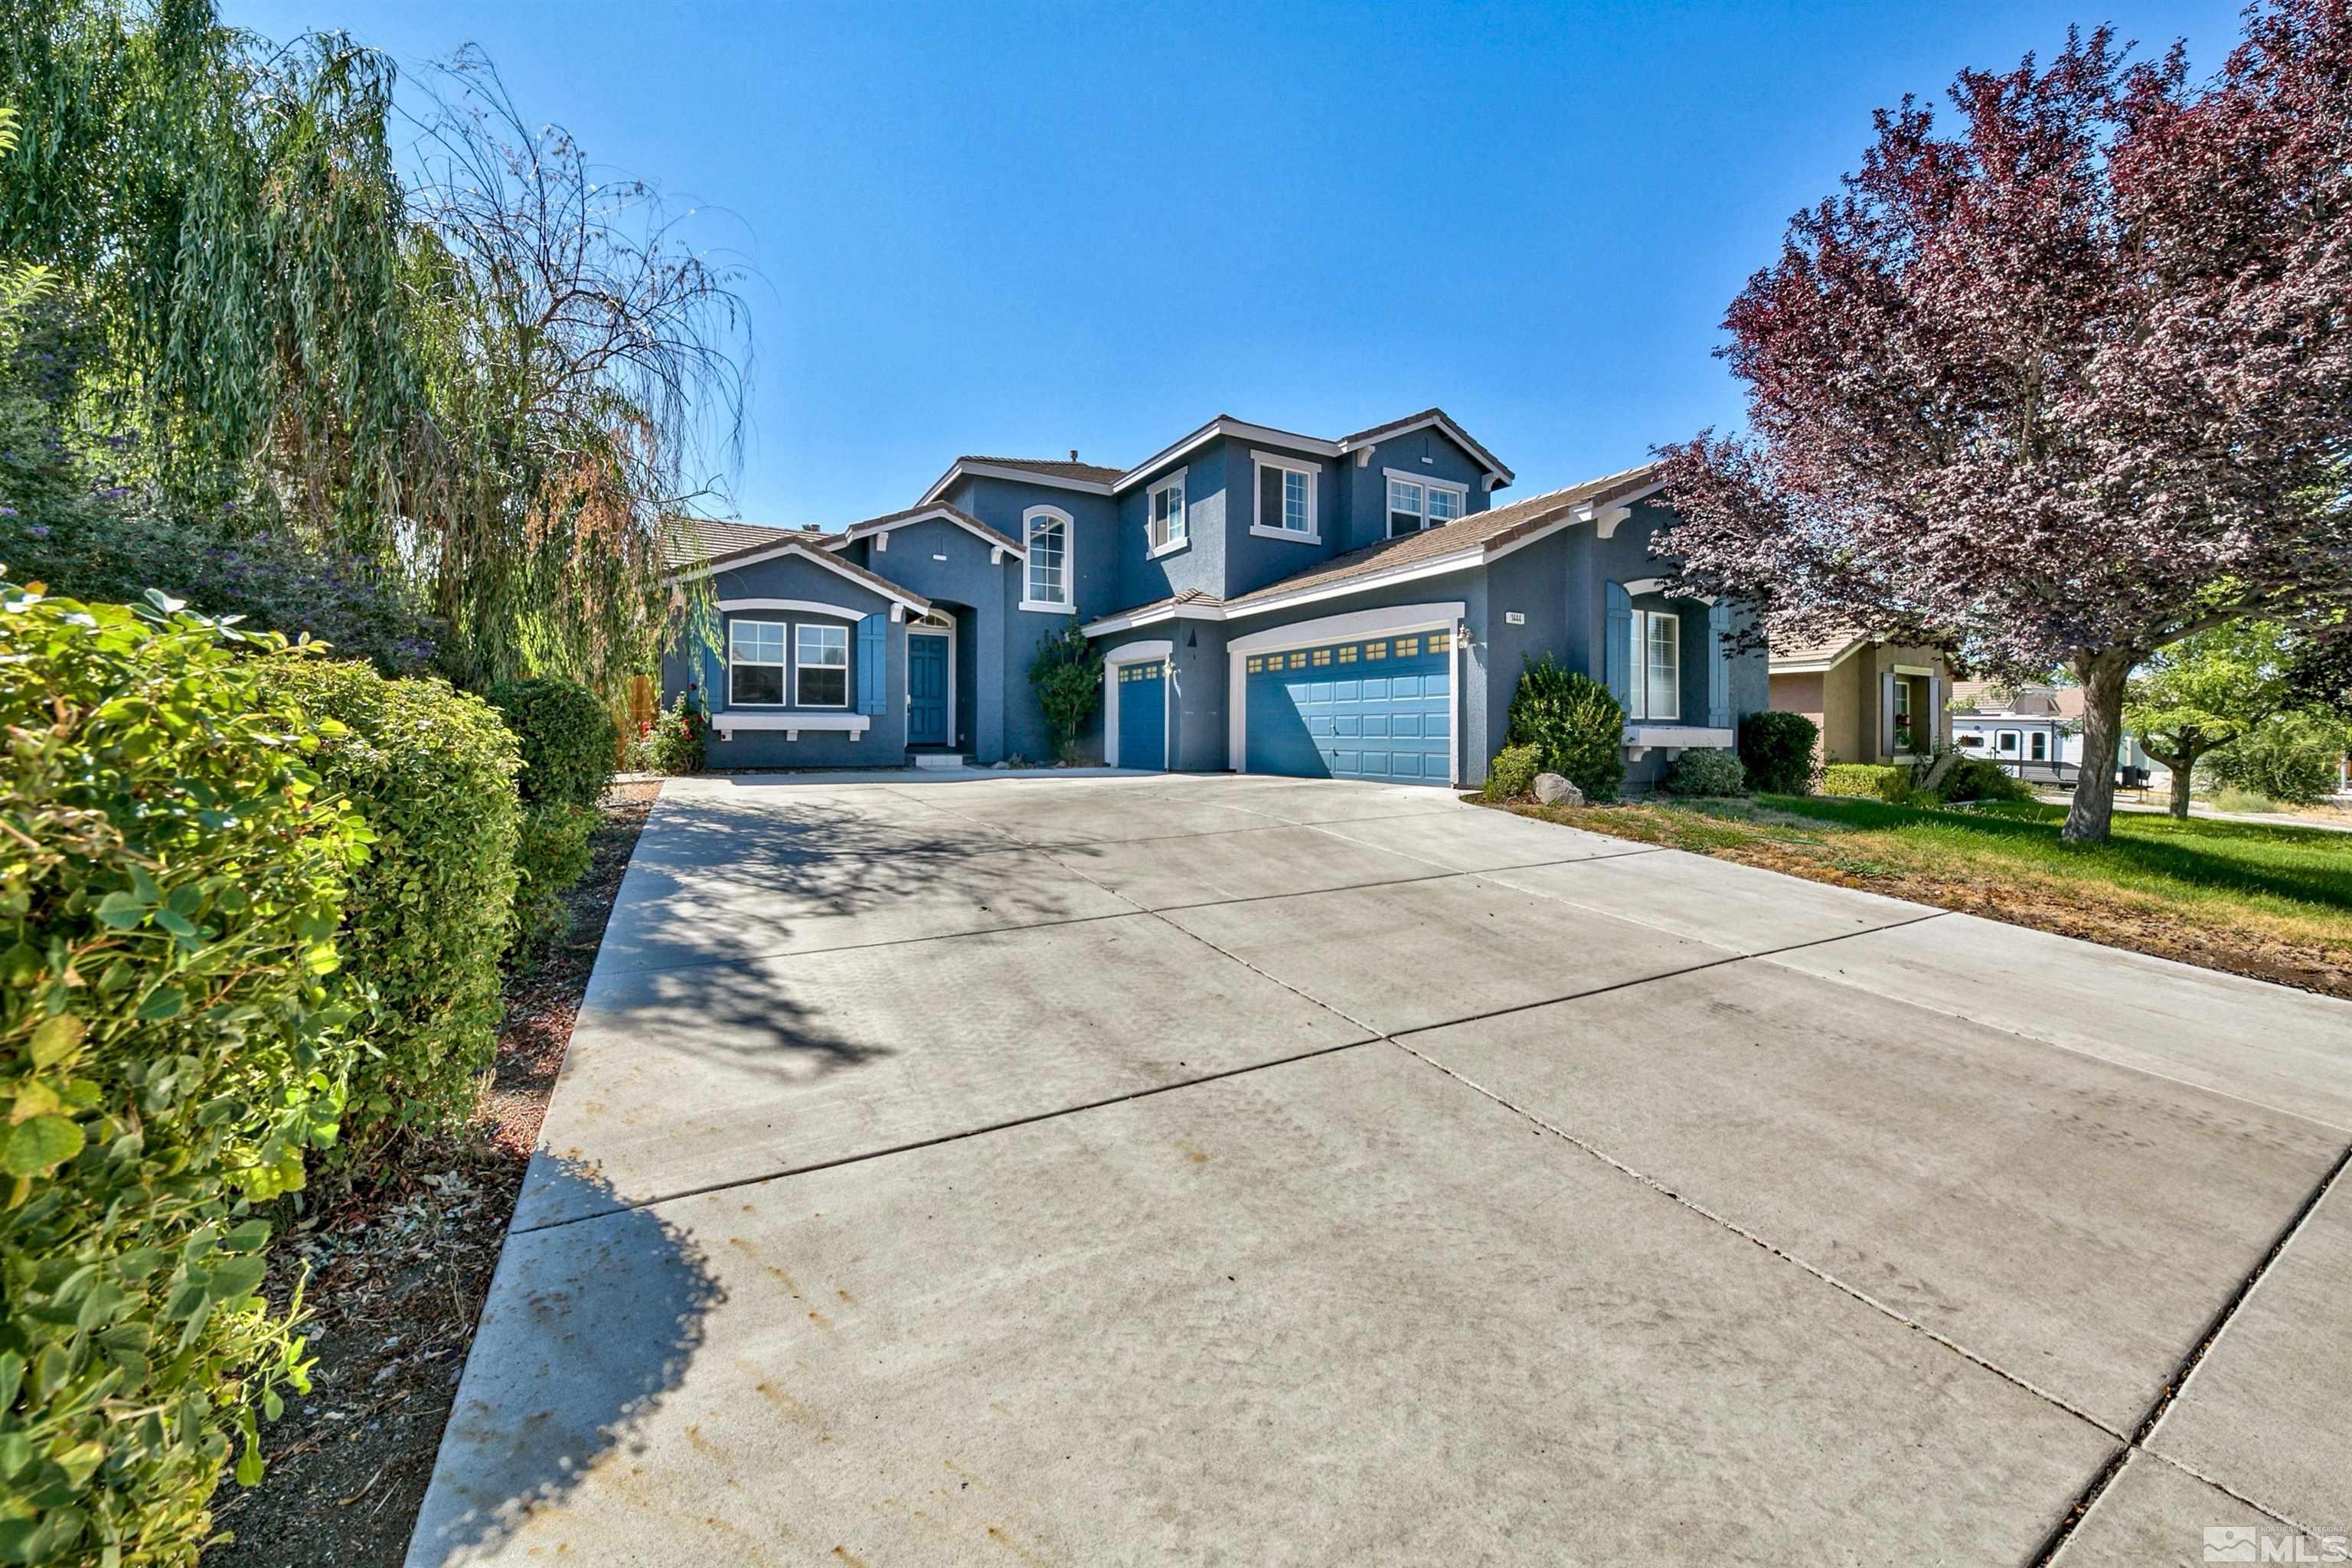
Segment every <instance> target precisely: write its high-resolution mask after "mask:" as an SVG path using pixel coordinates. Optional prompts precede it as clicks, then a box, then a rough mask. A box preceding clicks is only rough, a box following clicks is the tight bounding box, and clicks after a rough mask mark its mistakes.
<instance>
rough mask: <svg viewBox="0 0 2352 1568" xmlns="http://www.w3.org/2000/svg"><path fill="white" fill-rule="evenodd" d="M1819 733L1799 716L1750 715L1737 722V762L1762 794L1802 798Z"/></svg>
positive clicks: (1819, 738)
mask: <svg viewBox="0 0 2352 1568" xmlns="http://www.w3.org/2000/svg"><path fill="white" fill-rule="evenodd" d="M1821 737H1822V731H1821V729H1820V727H1819V726H1817V725H1816V724H1815V723H1814V722H1813V721H1811V719H1808V718H1806V717H1805V716H1804V715H1803V714H1802V713H1774V712H1769V711H1768V712H1762V713H1750V714H1748V715H1747V716H1746V717H1745V718H1743V719H1741V720H1740V721H1739V760H1740V762H1741V763H1744V764H1746V766H1747V769H1748V783H1749V784H1752V785H1753V786H1755V788H1757V789H1758V790H1759V791H1761V792H1762V793H1763V794H1766V795H1803V794H1804V793H1805V792H1806V791H1807V790H1808V789H1810V788H1811V786H1812V782H1813V747H1814V746H1815V745H1816V744H1817V743H1818V742H1820V740H1821Z"/></svg>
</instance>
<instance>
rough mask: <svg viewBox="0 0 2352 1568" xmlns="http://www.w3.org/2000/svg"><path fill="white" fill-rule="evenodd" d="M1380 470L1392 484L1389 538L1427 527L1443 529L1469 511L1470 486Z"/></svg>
mask: <svg viewBox="0 0 2352 1568" xmlns="http://www.w3.org/2000/svg"><path fill="white" fill-rule="evenodd" d="M1381 471H1382V472H1383V473H1385V474H1386V475H1387V476H1388V481H1389V537H1390V538H1391V539H1393V538H1395V537H1396V536H1397V535H1398V534H1400V533H1419V532H1420V531H1422V530H1423V529H1424V528H1443V527H1444V526H1445V525H1446V524H1447V523H1449V522H1452V521H1454V519H1456V518H1458V517H1460V516H1461V515H1462V514H1463V512H1465V510H1468V509H1469V503H1470V489H1469V487H1468V486H1467V485H1456V484H1448V483H1447V482H1446V481H1444V479H1423V477H1422V476H1420V475H1419V474H1404V473H1399V472H1398V471H1397V470H1396V469H1394V468H1386V469H1383V470H1381Z"/></svg>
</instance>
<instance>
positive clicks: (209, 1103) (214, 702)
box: [0, 588, 373, 1568]
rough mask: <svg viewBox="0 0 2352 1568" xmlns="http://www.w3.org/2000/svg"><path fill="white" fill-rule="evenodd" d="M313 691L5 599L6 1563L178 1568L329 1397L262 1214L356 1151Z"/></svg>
mask: <svg viewBox="0 0 2352 1568" xmlns="http://www.w3.org/2000/svg"><path fill="white" fill-rule="evenodd" d="M239 646H241V647H243V648H244V649H245V650H246V651H245V652H243V653H236V652H233V651H232V648H233V647H239ZM297 662H298V656H296V655H292V654H289V653H287V652H285V651H284V650H283V646H282V643H280V642H279V641H278V639H275V638H256V639H245V638H240V637H237V635H236V634H235V633H234V632H225V631H223V630H221V629H219V628H216V627H215V626H211V625H209V624H207V623H205V622H203V621H200V620H198V619H196V618H195V617H194V616H186V615H172V614H166V613H163V606H160V605H159V606H156V607H155V609H154V611H153V613H134V612H133V611H132V610H131V609H130V608H126V607H124V606H121V605H87V606H85V605H79V604H75V603H72V602H70V601H65V600H44V599H40V598H38V597H37V596H34V595H27V594H25V593H23V592H22V591H20V590H17V589H15V588H0V712H5V714H6V715H7V717H8V719H9V721H10V723H11V725H12V726H13V727H12V728H11V729H10V730H9V731H8V732H7V742H6V744H7V753H6V763H5V773H0V823H5V826H6V829H7V831H6V832H5V834H0V910H5V917H6V920H7V922H8V925H9V926H10V928H12V929H11V933H10V935H9V936H7V937H5V938H0V942H6V943H7V944H8V945H7V946H6V947H5V951H4V952H0V978H5V984H0V1057H5V1067H0V1098H5V1100H7V1102H8V1112H7V1117H6V1120H5V1124H4V1125H0V1181H5V1188H0V1191H5V1199H0V1279H5V1282H6V1289H5V1310H4V1312H5V1315H0V1562H9V1563H60V1562H64V1563H121V1564H165V1565H169V1568H188V1565H190V1564H193V1563H194V1562H195V1560H196V1556H197V1552H198V1550H199V1548H200V1546H201V1545H202V1543H203V1542H205V1539H206V1537H207V1536H209V1535H210V1534H211V1532H212V1518H211V1512H210V1500H211V1498H212V1495H213V1491H214V1489H215V1486H216V1485H217V1483H218V1480H219V1478H220V1474H221V1471H222V1468H223V1467H224V1465H225V1464H226V1463H227V1462H228V1461H229V1459H230V1458H232V1456H233V1455H234V1456H235V1457H236V1470H237V1475H238V1479H240V1480H243V1481H245V1482H247V1484H251V1483H252V1482H254V1481H257V1480H258V1479H260V1473H261V1459H260V1455H259V1452H258V1450H257V1447H256V1441H257V1416H258V1415H276V1414H277V1413H278V1408H279V1404H280V1398H281V1396H280V1394H279V1393H278V1390H279V1388H280V1387H281V1386H287V1385H290V1386H292V1387H294V1388H295V1389H297V1390H301V1389H305V1388H307V1386H308V1384H307V1382H306V1381H305V1379H304V1376H303V1372H302V1367H303V1364H304V1363H302V1362H301V1361H300V1359H299V1342H297V1341H294V1340H293V1339H292V1338H291V1337H290V1336H289V1318H288V1317H286V1316H284V1315H273V1314H272V1313H271V1312H270V1311H269V1310H268V1307H267V1305H266V1304H265V1303H264V1301H263V1300H262V1299H261V1297H260V1296H259V1294H258V1293H257V1292H258V1289H259V1287H260V1285H261V1282H262V1275H263V1268H264V1263H265V1258H264V1249H265V1247H266V1246H267V1244H268V1237H269V1229H270V1227H269V1226H268V1223H267V1222H265V1221H263V1220H261V1219H259V1218H257V1217H256V1215H255V1214H254V1212H253V1205H257V1204H260V1203H263V1202H265V1201H266V1200H268V1199H270V1198H272V1197H275V1196H277V1195H278V1194H281V1193H283V1192H286V1191H288V1190H289V1189H291V1188H295V1187H299V1186H300V1185H301V1184H303V1179H304V1167H305V1163H306V1156H308V1155H309V1154H310V1153H311V1152H313V1151H314V1150H316V1149H317V1148H318V1147H320V1145H321V1144H323V1143H324V1142H326V1141H327V1140H329V1139H330V1138H331V1137H332V1136H333V1134H334V1131H335V1125H336V1121H337V1115H338V1110H339V1104H338V1091H339V1086H340V1084H341V1080H342V1078H343V1075H344V1071H345V1068H346V1066H347V1064H348V1062H349V1059H350V1055H351V1046H350V1043H349V1039H348V1037H347V1035H345V1034H344V1033H343V1032H342V1030H341V1028H340V1026H341V1023H342V1021H343V1019H342V1014H341V1009H340V1008H338V1007H337V1006H335V1005H332V1004H331V1002H330V1001H329V999H328V997H327V994H326V992H325V990H324V989H323V988H322V984H321V981H322V978H323V977H325V976H327V975H328V973H329V972H330V971H331V970H332V969H333V968H334V966H335V963H336V954H335V949H334V946H333V937H334V932H335V931H336V927H337V922H338V920H339V918H340V916H341V911H342V907H343V899H344V896H345V891H346V888H347V885H348V881H349V879H350V878H351V876H352V873H353V871H354V870H355V869H356V868H357V866H358V864H359V862H360V860H361V859H362V858H363V856H364V853H365V847H364V843H363V840H364V837H365V831H366V830H365V828H364V827H363V826H362V824H361V823H360V821H359V819H358V817H357V816H356V815H355V814H353V813H352V812H351V811H350V810H349V809H348V808H346V807H345V806H343V805H341V804H339V803H338V802H337V801H336V800H335V799H334V797H333V796H332V795H331V792H328V791H324V790H321V789H320V788H319V787H318V777H317V774H316V773H314V772H313V771H312V769H311V767H310V763H309V757H308V754H309V752H310V750H311V748H312V747H313V746H314V744H316V742H315V741H314V739H313V736H314V733H315V727H314V726H313V725H311V724H310V722H309V721H307V720H305V718H304V717H303V716H302V715H301V714H299V712H298V711H297V710H294V709H293V707H292V706H291V705H290V703H289V702H287V701H286V700H284V698H283V696H282V691H280V690H279V689H278V688H279V684H280V683H279V682H278V681H276V680H274V679H265V672H267V673H268V674H276V673H278V672H279V671H280V670H282V669H283V668H285V667H288V666H291V665H294V664H296V663H297ZM370 679H373V677H370Z"/></svg>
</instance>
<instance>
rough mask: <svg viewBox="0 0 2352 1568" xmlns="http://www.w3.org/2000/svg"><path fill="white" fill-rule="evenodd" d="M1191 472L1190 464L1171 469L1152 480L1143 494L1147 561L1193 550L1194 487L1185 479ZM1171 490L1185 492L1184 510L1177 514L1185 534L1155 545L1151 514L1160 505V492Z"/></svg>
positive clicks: (1144, 540)
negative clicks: (1152, 539) (1179, 537)
mask: <svg viewBox="0 0 2352 1568" xmlns="http://www.w3.org/2000/svg"><path fill="white" fill-rule="evenodd" d="M1191 472H1192V465H1190V464H1189V463H1188V464H1186V465H1185V466H1184V467H1183V468H1171V469H1170V470H1169V471H1168V472H1166V473H1164V474H1162V475H1160V477H1159V478H1158V479H1154V480H1152V481H1151V484H1150V488H1149V489H1146V490H1145V491H1144V492H1143V547H1144V558H1145V559H1146V560H1149V561H1156V560H1158V559H1159V558H1160V556H1162V555H1173V554H1175V553H1176V552H1178V551H1180V550H1188V549H1190V548H1192V485H1191V484H1190V483H1188V482H1187V481H1186V478H1185V476H1186V475H1188V474H1190V473H1191ZM1171 488H1172V489H1181V490H1182V491H1183V492H1184V508H1183V510H1181V512H1178V513H1176V514H1175V515H1176V519H1177V521H1181V522H1182V523H1183V525H1184V534H1183V537H1182V538H1181V539H1171V540H1168V541H1166V542H1162V543H1159V544H1154V543H1152V542H1151V513H1152V510H1153V509H1154V508H1156V507H1157V506H1159V504H1160V491H1162V490H1164V489H1171Z"/></svg>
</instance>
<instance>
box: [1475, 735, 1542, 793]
mask: <svg viewBox="0 0 2352 1568" xmlns="http://www.w3.org/2000/svg"><path fill="white" fill-rule="evenodd" d="M1542 771H1543V754H1542V753H1541V752H1538V751H1537V750H1536V749H1535V748H1534V747H1533V746H1505V747H1504V748H1503V749H1502V750H1501V751H1499V752H1496V753H1495V760H1494V761H1493V762H1491V763H1487V764H1486V798H1487V799H1488V800H1517V799H1518V798H1519V797H1520V796H1521V795H1525V794H1527V793H1528V791H1529V790H1531V789H1533V788H1534V787H1535V784H1536V774H1538V773H1541V772H1542Z"/></svg>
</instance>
